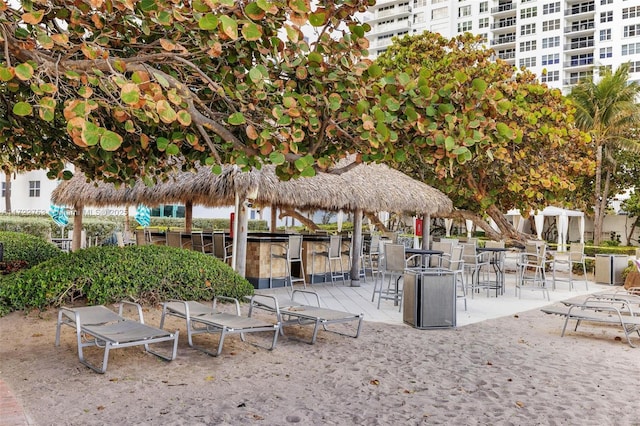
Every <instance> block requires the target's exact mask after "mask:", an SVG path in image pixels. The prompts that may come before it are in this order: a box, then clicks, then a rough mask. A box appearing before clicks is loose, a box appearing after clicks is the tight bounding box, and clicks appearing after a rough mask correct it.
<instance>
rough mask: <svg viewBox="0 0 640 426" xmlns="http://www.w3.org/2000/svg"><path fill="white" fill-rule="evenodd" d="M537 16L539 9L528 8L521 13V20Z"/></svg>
mask: <svg viewBox="0 0 640 426" xmlns="http://www.w3.org/2000/svg"><path fill="white" fill-rule="evenodd" d="M536 16H538V8H537V7H527V8H525V9H522V10H521V11H520V19H525V18H535V17H536Z"/></svg>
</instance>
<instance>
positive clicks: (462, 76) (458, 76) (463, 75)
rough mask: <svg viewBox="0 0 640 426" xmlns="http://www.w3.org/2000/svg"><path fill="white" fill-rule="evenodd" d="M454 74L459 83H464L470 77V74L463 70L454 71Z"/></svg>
mask: <svg viewBox="0 0 640 426" xmlns="http://www.w3.org/2000/svg"><path fill="white" fill-rule="evenodd" d="M453 76H454V77H455V79H456V81H457V82H458V83H464V82H465V81H467V80H468V79H469V76H468V75H467V74H466V73H464V72H462V71H459V70H458V71H456V72H454V73H453Z"/></svg>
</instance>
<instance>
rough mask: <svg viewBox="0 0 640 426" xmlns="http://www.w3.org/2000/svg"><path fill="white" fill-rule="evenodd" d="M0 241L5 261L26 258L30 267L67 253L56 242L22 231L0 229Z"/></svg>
mask: <svg viewBox="0 0 640 426" xmlns="http://www.w3.org/2000/svg"><path fill="white" fill-rule="evenodd" d="M0 243H2V245H3V247H4V261H6V262H12V261H15V260H24V261H25V262H27V265H28V266H29V267H32V266H35V265H37V264H39V263H41V262H45V261H47V260H49V259H52V258H57V257H59V256H63V255H64V254H65V253H64V252H63V251H62V250H60V249H59V248H58V247H57V246H56V245H55V244H52V243H50V242H49V241H46V240H44V239H43V238H40V237H35V236H33V235H29V234H24V233H22V232H4V231H0Z"/></svg>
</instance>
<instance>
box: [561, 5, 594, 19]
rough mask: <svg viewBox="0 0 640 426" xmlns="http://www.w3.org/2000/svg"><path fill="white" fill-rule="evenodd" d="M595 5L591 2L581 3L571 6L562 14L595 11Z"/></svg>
mask: <svg viewBox="0 0 640 426" xmlns="http://www.w3.org/2000/svg"><path fill="white" fill-rule="evenodd" d="M595 10H596V7H595V5H594V4H593V2H590V3H582V4H576V5H573V6H571V8H569V9H567V10H565V11H564V16H572V15H579V14H581V13H589V12H595Z"/></svg>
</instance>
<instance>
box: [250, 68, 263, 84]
mask: <svg viewBox="0 0 640 426" xmlns="http://www.w3.org/2000/svg"><path fill="white" fill-rule="evenodd" d="M249 79H251V81H253V82H254V83H258V82H261V81H262V79H263V76H262V72H260V70H259V69H258V68H257V67H253V68H251V70H250V71H249Z"/></svg>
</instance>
